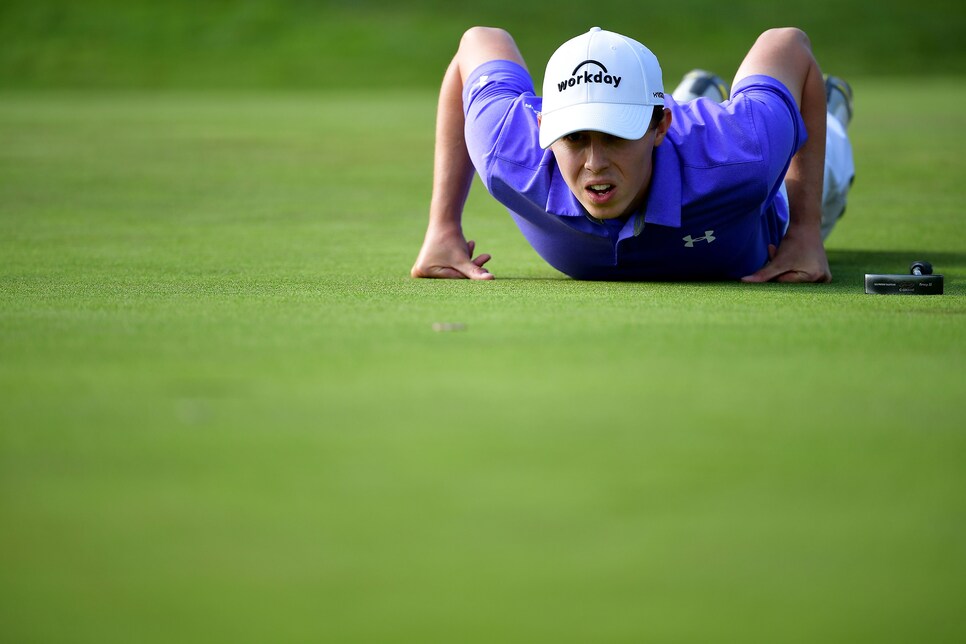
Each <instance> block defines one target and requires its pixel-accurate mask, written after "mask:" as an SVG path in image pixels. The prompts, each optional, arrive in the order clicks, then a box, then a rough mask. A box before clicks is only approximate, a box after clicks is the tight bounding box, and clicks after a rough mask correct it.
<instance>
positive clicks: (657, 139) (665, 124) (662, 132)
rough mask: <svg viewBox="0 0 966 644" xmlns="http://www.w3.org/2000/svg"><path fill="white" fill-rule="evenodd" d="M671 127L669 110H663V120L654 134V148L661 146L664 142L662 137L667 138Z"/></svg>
mask: <svg viewBox="0 0 966 644" xmlns="http://www.w3.org/2000/svg"><path fill="white" fill-rule="evenodd" d="M670 127H671V110H669V109H668V108H666V107H665V108H664V118H663V119H661V122H660V123H658V124H657V127H656V128H654V129H655V134H654V147H657V146H659V145H661V143H662V142H663V141H664V137H665V136H667V131H668V129H669V128H670Z"/></svg>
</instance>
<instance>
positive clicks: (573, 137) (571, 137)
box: [564, 132, 584, 143]
mask: <svg viewBox="0 0 966 644" xmlns="http://www.w3.org/2000/svg"><path fill="white" fill-rule="evenodd" d="M583 137H584V133H583V132H571V133H570V134H568V135H566V136H565V137H564V140H566V141H567V142H568V143H578V142H579V141H580V140H581V139H582V138H583Z"/></svg>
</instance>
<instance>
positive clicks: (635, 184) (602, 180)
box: [550, 113, 670, 219]
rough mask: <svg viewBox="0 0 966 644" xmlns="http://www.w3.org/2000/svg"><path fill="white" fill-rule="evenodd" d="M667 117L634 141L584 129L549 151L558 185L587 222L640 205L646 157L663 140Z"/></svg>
mask: <svg viewBox="0 0 966 644" xmlns="http://www.w3.org/2000/svg"><path fill="white" fill-rule="evenodd" d="M667 116H668V113H665V120H664V121H662V122H661V124H660V125H658V127H657V128H652V129H650V130H648V132H647V133H646V134H645V135H644V136H643V137H642V138H640V139H637V140H630V139H622V138H619V137H616V136H612V135H610V134H604V133H603V132H593V131H589V130H585V131H581V132H574V133H573V134H569V135H567V136H565V137H562V138H560V139H558V140H557V141H555V142H554V144H553V145H552V146H550V149H551V150H552V151H553V155H554V157H556V159H557V165H558V167H559V168H560V173H561V174H562V175H563V178H564V181H566V182H567V185H568V186H569V187H570V190H571V192H573V193H574V195H576V196H577V199H578V201H580V203H581V204H583V206H584V208H586V209H587V212H589V213H590V215H591V216H592V217H596V218H597V219H614V218H615V217H620V216H621V215H624V214H628V213H631V212H634V211H635V210H637V209H638V208H639V207H640V206H641V204H643V203H644V198H645V197H646V196H647V189H648V187H650V185H651V171H652V169H653V168H652V161H651V157H652V152H653V151H654V148H655V146H657V145H660V144H661V142H662V141H663V140H664V135H665V133H666V132H667V125H669V124H670V123H669V121H670V119H668V118H667Z"/></svg>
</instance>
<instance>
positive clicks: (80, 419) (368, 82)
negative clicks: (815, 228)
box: [0, 0, 966, 644]
mask: <svg viewBox="0 0 966 644" xmlns="http://www.w3.org/2000/svg"><path fill="white" fill-rule="evenodd" d="M880 5H881V6H877V11H876V13H875V14H874V15H871V14H869V12H868V8H867V6H866V5H865V4H863V3H857V2H855V3H844V4H843V3H840V2H825V1H824V0H823V1H822V2H810V3H807V4H801V5H799V4H796V3H791V4H788V3H786V5H778V4H775V5H766V4H762V3H756V2H753V1H750V0H738V1H736V2H735V3H732V4H730V5H729V7H728V9H729V10H728V12H727V13H726V14H723V13H722V11H721V10H720V7H721V6H723V5H720V3H718V4H713V3H706V2H698V1H693V2H692V1H689V2H686V3H685V4H684V5H681V6H679V7H676V10H674V11H671V10H670V9H669V10H668V11H665V12H659V13H654V12H652V11H650V10H648V11H645V10H642V9H640V6H639V4H638V5H633V7H632V6H631V3H629V2H623V1H619V2H614V3H609V4H606V5H605V6H602V7H601V8H600V9H601V11H605V10H607V11H609V13H607V11H605V14H606V15H605V17H606V16H622V18H621V19H620V20H617V19H616V18H615V19H611V20H593V17H592V16H586V15H585V13H583V14H582V13H579V12H578V13H574V14H569V13H567V12H562V11H561V12H555V13H554V15H553V16H551V18H552V20H549V19H548V20H549V21H548V22H546V23H545V22H543V21H542V20H540V19H539V18H540V17H541V16H545V14H546V11H545V9H544V7H543V5H540V6H539V7H538V6H536V5H533V6H531V5H529V4H528V3H518V2H514V3H510V2H506V1H504V0H497V1H495V2H492V3H488V4H487V5H486V7H481V8H479V13H476V12H475V10H474V11H470V10H468V9H458V8H452V7H448V6H446V7H443V6H442V5H440V6H437V3H433V2H429V1H426V2H413V3H409V4H407V5H405V6H397V5H396V4H395V3H388V2H382V1H381V0H373V1H372V2H365V3H359V4H358V6H355V5H353V6H352V7H350V6H348V5H345V6H343V4H340V3H334V2H331V3H320V4H313V3H304V2H278V3H268V2H263V1H256V0H253V1H252V2H246V3H210V4H206V5H205V7H204V8H196V7H195V6H194V5H191V6H190V7H189V6H188V5H187V4H186V3H183V2H172V3H164V4H153V3H146V2H123V3H122V2H113V1H110V0H97V1H96V2H91V3H84V4H83V6H82V5H80V4H78V5H76V6H75V5H73V4H69V3H66V2H59V1H57V2H55V1H47V2H21V1H19V0H12V1H11V2H8V3H5V4H4V6H3V7H0V640H2V641H4V642H6V641H10V642H72V643H73V642H91V643H95V642H96V643H97V644H105V643H109V642H118V643H122V642H123V643H129V642H205V643H208V642H222V641H223V642H319V641H326V642H408V641H412V642H480V643H490V642H528V643H529V642H604V641H624V642H642V641H643V642H725V641H736V642H809V643H811V642H849V643H850V644H851V643H854V642H876V643H881V642H909V641H924V642H959V641H962V640H963V639H964V636H966V620H964V618H963V617H962V615H961V611H960V609H959V608H958V606H959V605H960V604H961V603H962V602H961V600H960V597H962V596H963V595H964V593H966V582H964V580H966V550H964V548H963V545H962V544H963V535H964V530H966V432H964V429H963V427H964V421H963V419H964V418H966V384H964V383H966V367H964V364H966V243H964V241H963V239H964V237H963V225H962V221H963V212H964V209H966V184H964V182H963V177H964V176H966V159H964V156H963V154H962V150H963V149H964V148H966V84H964V82H963V77H962V76H943V74H950V73H953V72H954V71H955V70H959V69H961V68H962V64H961V63H962V62H963V61H964V58H966V56H964V53H963V52H964V50H963V49H962V47H961V46H959V45H958V43H959V42H960V40H961V39H957V38H958V34H959V31H961V29H960V28H959V26H960V25H961V24H962V20H963V19H962V13H963V8H962V7H960V6H959V5H956V6H955V7H953V6H951V4H950V3H948V2H943V1H941V0H927V2H925V4H923V3H919V4H917V5H915V6H911V5H902V4H900V3H897V2H893V1H891V0H890V1H887V2H883V3H880ZM454 6H455V5H454ZM584 9H586V7H584ZM652 15H654V16H656V18H653V19H652ZM500 16H505V17H506V21H501V20H497V18H499V17H500ZM591 21H592V22H597V23H599V24H601V26H603V27H605V28H614V29H623V30H626V31H627V32H628V33H631V34H633V35H637V34H640V35H641V36H642V39H643V40H644V41H645V42H648V43H649V44H652V45H653V47H654V49H655V51H656V52H657V53H658V54H659V55H660V56H662V57H666V62H665V63H664V65H665V73H666V78H665V80H666V84H667V85H669V86H670V85H672V83H673V81H674V80H676V79H677V77H679V76H680V74H681V73H683V72H684V71H687V69H689V68H690V67H691V66H708V67H712V68H713V69H715V70H717V71H721V72H726V71H730V69H733V68H734V66H735V65H736V64H737V62H738V60H740V56H741V52H742V51H743V50H744V49H746V48H747V46H749V45H750V44H751V41H752V40H753V38H754V35H755V34H757V32H758V31H760V30H761V29H762V28H764V27H767V26H773V25H775V24H800V25H801V26H803V27H805V28H806V29H807V30H808V31H809V33H810V35H811V37H812V40H813V43H815V45H816V50H817V51H818V52H819V59H820V61H822V62H823V65H824V66H825V68H826V69H827V70H828V71H830V72H833V73H842V74H844V75H846V76H847V78H848V80H849V81H851V82H852V84H853V86H854V88H855V93H856V117H855V121H854V123H853V125H852V127H851V129H850V134H851V137H852V141H853V145H854V148H855V156H856V165H857V175H858V176H857V179H856V183H855V187H854V189H853V191H852V193H851V197H850V202H849V207H848V210H847V213H846V216H845V218H844V219H843V220H842V222H841V223H840V225H839V227H838V228H837V229H836V230H835V232H834V233H833V234H832V236H831V238H830V240H829V242H828V251H829V258H830V261H831V268H832V272H833V275H834V282H833V283H832V284H829V285H778V284H765V285H745V284H738V283H697V284H687V283H623V284H622V283H599V282H575V281H572V280H569V279H567V278H565V277H564V276H562V275H561V274H559V273H557V272H556V271H554V270H553V269H552V268H550V267H548V266H547V265H546V264H544V263H543V262H542V261H541V260H540V259H539V258H538V257H537V255H536V254H535V253H534V252H533V251H532V250H531V249H530V248H529V246H528V245H527V244H526V242H525V241H524V240H523V238H522V236H521V235H520V233H519V232H518V231H517V230H516V228H515V227H514V225H513V223H512V221H511V219H510V218H509V216H508V215H507V214H506V212H505V211H504V210H503V209H502V207H500V206H499V205H497V204H496V203H494V202H493V201H492V200H491V199H489V198H488V197H487V196H486V195H485V194H483V192H482V191H481V190H480V186H479V185H477V186H474V192H473V194H472V195H471V197H470V202H469V204H468V206H467V212H466V217H465V230H466V232H467V235H468V237H470V238H473V239H475V240H476V241H477V244H478V245H477V248H478V250H479V251H480V252H487V253H491V254H492V255H493V256H494V259H493V260H492V261H491V262H490V264H488V267H489V268H490V269H491V270H492V271H493V273H494V274H495V275H496V277H497V279H496V280H495V281H493V282H486V283H477V282H472V283H471V282H467V281H459V282H453V281H424V280H412V279H410V278H409V277H408V272H409V267H410V266H411V264H412V262H413V260H414V259H415V256H416V253H417V251H418V249H419V246H420V243H421V241H422V234H423V231H424V229H425V222H426V217H427V206H428V201H429V190H430V184H431V166H432V145H433V121H434V111H435V90H434V87H436V86H438V79H439V78H440V76H441V73H442V70H443V69H444V67H445V64H446V62H447V57H448V56H449V55H451V53H452V51H453V50H454V49H455V45H456V40H457V39H458V36H459V33H460V29H462V28H465V27H468V26H470V25H471V24H476V23H484V24H502V25H503V26H506V27H508V28H509V29H510V30H511V32H513V33H514V34H515V35H518V40H519V41H520V44H521V49H522V50H523V52H524V54H525V55H526V56H527V57H528V60H532V64H531V67H532V68H533V69H535V70H537V73H536V76H537V77H538V78H539V77H541V76H542V73H541V72H540V70H541V68H542V65H543V62H544V59H545V56H546V55H547V54H549V51H550V50H551V49H552V45H554V44H556V43H557V42H558V41H560V40H562V39H563V38H565V37H567V36H569V35H572V34H574V33H578V32H579V31H581V30H583V29H586V28H587V27H589V26H590V24H591ZM694 25H697V26H698V27H700V28H697V29H692V28H691V27H692V26H694ZM844 33H845V34H848V36H849V37H848V38H845V37H843V36H842V34H844ZM413 34H418V38H414V37H413ZM689 34H690V35H689ZM738 42H740V43H742V44H741V46H740V47H739V46H737V45H736V43H738ZM313 56H317V57H316V58H314V57H313ZM319 61H323V62H324V63H325V64H324V65H320V64H319ZM353 65H357V67H353ZM320 69H323V70H327V71H325V73H323V71H320ZM345 69H350V70H355V71H356V72H358V73H357V74H356V75H354V76H353V75H347V74H342V75H337V74H334V70H345ZM920 71H921V72H923V73H921V74H920V73H917V74H916V75H915V76H912V75H907V76H896V77H890V76H889V74H890V73H892V74H896V73H902V74H911V73H912V72H920ZM330 72H331V73H330ZM404 88H407V89H404ZM917 259H924V260H928V261H931V262H932V263H933V265H934V266H935V269H936V272H938V273H942V274H944V275H945V290H946V294H945V295H943V296H937V297H898V296H893V297H888V296H870V295H865V294H864V292H863V277H864V274H865V273H893V272H894V273H902V272H906V271H908V266H909V263H910V262H911V261H913V260H917ZM447 325H448V326H447ZM434 329H444V330H442V331H437V330H434Z"/></svg>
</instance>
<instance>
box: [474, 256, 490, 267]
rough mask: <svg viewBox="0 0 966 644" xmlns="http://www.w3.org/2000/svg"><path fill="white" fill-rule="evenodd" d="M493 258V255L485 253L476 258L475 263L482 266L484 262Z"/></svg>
mask: <svg viewBox="0 0 966 644" xmlns="http://www.w3.org/2000/svg"><path fill="white" fill-rule="evenodd" d="M491 259H493V257H492V256H491V255H490V254H489V253H483V254H482V255H480V256H479V257H477V258H476V259H474V260H473V263H474V264H476V265H477V266H479V267H481V268H482V267H483V264H485V263H487V262H488V261H490V260H491Z"/></svg>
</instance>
